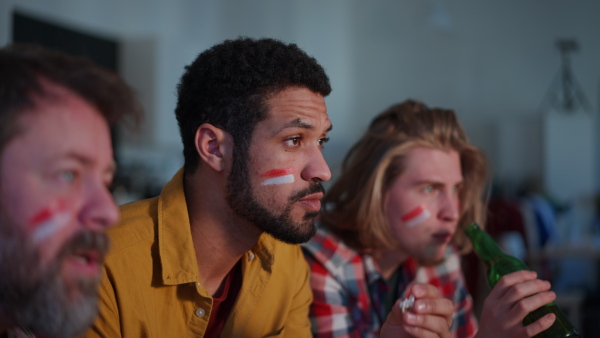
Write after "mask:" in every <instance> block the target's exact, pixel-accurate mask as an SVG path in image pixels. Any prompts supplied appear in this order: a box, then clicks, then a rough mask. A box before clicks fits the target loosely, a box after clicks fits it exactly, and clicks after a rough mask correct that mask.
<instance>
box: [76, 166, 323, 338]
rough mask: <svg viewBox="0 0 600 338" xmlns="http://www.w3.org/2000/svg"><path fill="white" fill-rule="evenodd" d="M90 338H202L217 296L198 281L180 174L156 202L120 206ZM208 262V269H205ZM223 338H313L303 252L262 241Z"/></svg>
mask: <svg viewBox="0 0 600 338" xmlns="http://www.w3.org/2000/svg"><path fill="white" fill-rule="evenodd" d="M121 212H122V215H121V222H120V224H119V225H118V226H116V227H114V228H113V229H111V230H110V231H109V235H110V237H111V250H110V252H109V254H108V256H107V258H106V262H105V266H104V273H103V277H102V281H101V284H100V289H99V296H100V299H99V307H100V316H99V318H98V319H97V320H96V322H95V323H94V325H93V327H92V328H91V329H90V330H89V331H88V332H87V333H86V337H111V338H112V337H136V338H137V337H157V338H164V337H202V336H203V334H204V332H205V330H206V327H207V325H208V319H209V318H210V313H211V308H212V297H211V295H210V294H208V293H207V291H206V289H205V288H204V287H203V286H202V284H201V283H200V282H199V280H200V279H199V278H198V275H199V274H198V267H197V264H196V262H197V261H196V255H195V251H194V246H193V244H192V236H191V231H190V222H189V217H188V209H187V205H186V200H185V196H184V193H183V170H180V171H179V172H178V173H177V174H176V175H175V176H174V177H173V179H172V180H171V181H170V182H169V183H167V185H166V186H165V187H164V189H163V191H162V193H161V195H160V196H159V197H156V198H151V199H147V200H142V201H138V202H133V203H130V204H127V205H125V206H123V207H121ZM200 263H202V262H200ZM242 271H243V272H242V273H243V282H242V287H241V289H240V292H239V295H238V298H237V300H236V303H235V305H234V308H233V310H232V311H231V313H230V315H229V318H228V319H227V322H226V323H225V326H224V327H223V331H222V332H221V337H275V336H278V337H310V336H311V333H310V321H309V318H308V309H309V306H310V304H311V302H312V292H311V289H310V285H309V273H310V271H309V268H308V265H307V264H306V261H305V260H304V258H303V256H302V252H301V250H300V247H299V246H297V245H290V244H285V243H283V242H279V241H277V240H275V239H273V238H272V237H270V236H268V235H266V234H263V235H262V236H261V237H260V239H259V240H258V242H257V243H256V245H255V246H254V247H253V248H252V250H251V251H249V252H247V253H246V254H245V255H244V256H243V257H242Z"/></svg>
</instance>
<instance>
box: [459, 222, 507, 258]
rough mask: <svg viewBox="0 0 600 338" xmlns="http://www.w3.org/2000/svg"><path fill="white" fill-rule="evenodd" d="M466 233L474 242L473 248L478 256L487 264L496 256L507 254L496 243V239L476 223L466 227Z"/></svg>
mask: <svg viewBox="0 0 600 338" xmlns="http://www.w3.org/2000/svg"><path fill="white" fill-rule="evenodd" d="M465 233H466V234H467V236H468V237H469V239H470V240H471V243H472V244H473V250H475V253H477V256H479V258H481V260H483V261H484V262H485V263H486V264H490V263H491V262H492V261H493V260H494V259H495V258H497V257H500V256H505V255H506V254H505V253H504V252H503V251H502V249H500V247H499V246H498V245H497V244H496V242H495V241H494V239H493V238H492V237H491V236H490V235H488V234H487V233H486V232H485V231H483V230H481V228H480V227H479V226H478V225H477V224H476V223H471V224H469V225H467V227H466V228H465Z"/></svg>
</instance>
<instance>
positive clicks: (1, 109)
mask: <svg viewBox="0 0 600 338" xmlns="http://www.w3.org/2000/svg"><path fill="white" fill-rule="evenodd" d="M0 74H1V75H0V151H1V150H2V149H3V148H4V146H5V145H6V143H7V142H8V141H9V140H10V139H11V138H12V137H14V136H15V135H16V134H18V132H19V130H18V128H17V119H18V117H19V116H20V115H21V113H22V112H24V111H25V110H26V109H31V108H34V107H35V104H36V103H35V102H36V100H35V99H36V98H39V97H44V96H46V95H48V94H49V93H48V92H47V88H46V86H45V85H44V83H43V81H42V80H45V81H50V82H52V83H54V84H57V85H59V86H61V87H64V88H66V89H68V90H70V91H71V92H73V93H75V94H76V95H78V96H80V97H81V98H82V99H84V100H85V101H87V102H88V103H89V104H91V105H92V106H93V107H95V108H96V109H97V110H98V111H99V113H100V114H102V116H103V117H104V118H105V119H106V121H107V122H108V123H109V124H110V125H112V124H114V123H116V122H118V121H120V120H122V119H123V118H124V117H125V116H128V117H132V118H133V122H134V123H138V122H139V121H140V119H141V118H142V114H143V109H142V105H141V104H140V102H139V101H138V100H137V98H136V97H135V94H134V92H133V90H132V89H131V88H130V87H129V86H128V85H127V84H126V83H125V82H124V81H123V80H122V79H121V78H120V77H119V76H118V75H117V74H116V73H114V72H112V71H109V70H107V69H104V68H101V67H99V66H97V65H95V64H94V63H93V62H92V61H90V60H88V59H84V58H80V57H74V56H70V55H67V54H64V53H62V52H58V51H52V50H49V49H45V48H43V47H40V46H36V45H28V44H14V45H10V46H6V47H4V48H2V49H0Z"/></svg>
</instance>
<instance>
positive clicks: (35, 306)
mask: <svg viewBox="0 0 600 338" xmlns="http://www.w3.org/2000/svg"><path fill="white" fill-rule="evenodd" d="M1 212H2V211H1V210H0V213H1ZM11 227H12V225H11V224H10V223H7V222H6V219H5V218H4V217H1V216H0V276H2V277H1V278H0V312H4V313H5V314H8V315H9V316H10V320H11V322H13V323H14V325H16V326H19V327H21V328H25V329H28V330H30V331H32V332H34V333H36V334H38V335H41V336H48V337H73V336H77V335H80V334H82V333H84V332H85V330H86V329H87V328H88V327H89V326H90V325H91V324H92V322H93V321H94V319H95V317H96V316H97V314H98V305H97V304H98V302H97V295H98V283H99V280H100V277H99V276H98V277H96V278H85V279H78V280H77V281H74V282H73V283H71V284H70V285H67V282H65V280H64V279H63V278H62V276H61V267H62V264H63V261H64V259H65V257H67V256H68V255H70V253H72V252H73V251H74V250H78V249H82V248H84V249H85V248H95V249H97V250H99V251H100V252H101V253H102V256H103V255H104V254H105V253H106V251H107V249H108V238H107V236H106V234H103V233H102V234H99V233H94V232H89V231H88V232H82V233H80V234H78V235H76V236H74V237H73V238H71V240H70V241H69V242H67V243H66V244H65V245H64V247H63V249H62V250H61V252H60V253H59V254H58V255H57V257H56V258H55V259H54V260H53V261H52V262H50V263H49V264H48V266H47V267H41V266H40V254H39V251H38V250H37V248H35V247H34V246H33V245H32V244H31V243H30V242H29V241H28V240H27V239H26V238H25V236H24V235H23V234H22V233H20V232H19V231H18V230H15V229H14V228H11ZM73 294H76V295H75V296H74V295H73ZM74 297H75V299H74Z"/></svg>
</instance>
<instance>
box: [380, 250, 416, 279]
mask: <svg viewBox="0 0 600 338" xmlns="http://www.w3.org/2000/svg"><path fill="white" fill-rule="evenodd" d="M375 259H376V260H377V264H378V265H379V269H380V270H381V275H382V276H383V278H385V279H386V280H387V279H390V277H391V276H392V275H393V274H394V271H396V270H397V269H398V267H400V265H402V263H404V262H405V261H406V260H407V259H408V256H407V255H406V254H405V253H403V252H400V251H397V250H382V251H380V252H379V253H378V254H377V255H376V256H375Z"/></svg>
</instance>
